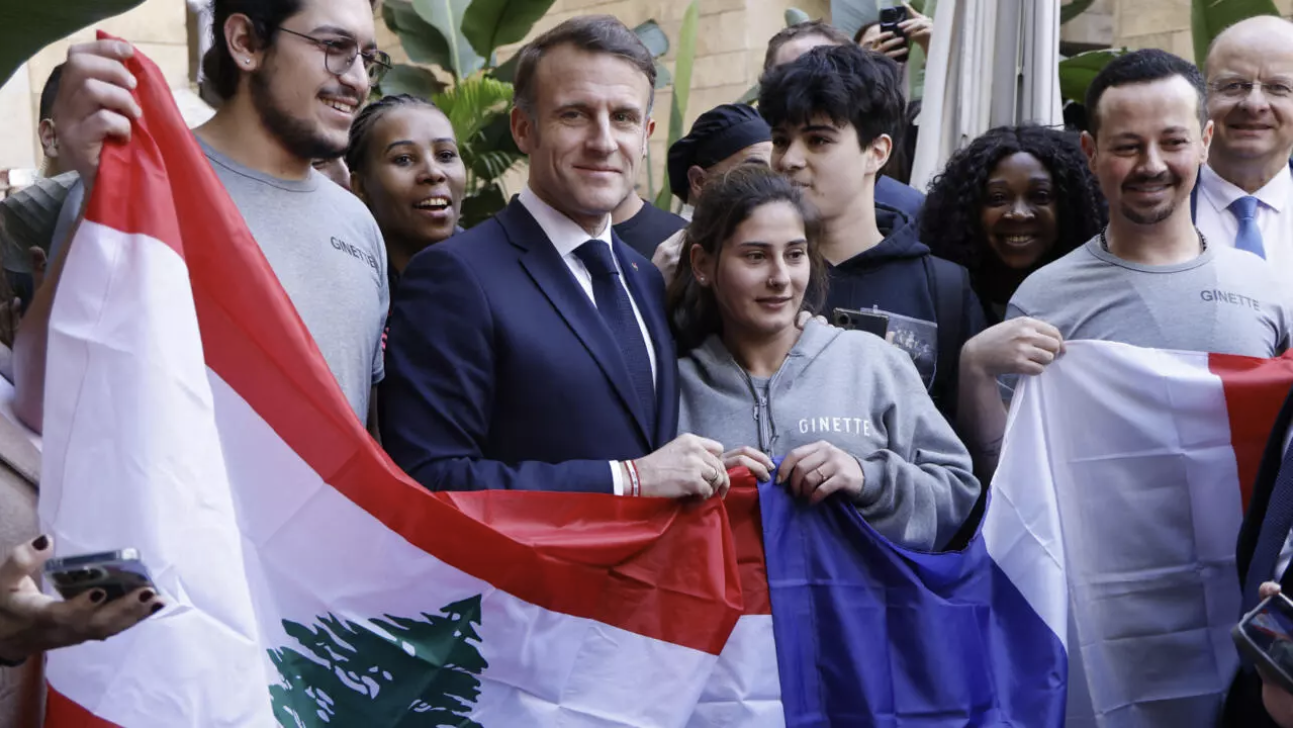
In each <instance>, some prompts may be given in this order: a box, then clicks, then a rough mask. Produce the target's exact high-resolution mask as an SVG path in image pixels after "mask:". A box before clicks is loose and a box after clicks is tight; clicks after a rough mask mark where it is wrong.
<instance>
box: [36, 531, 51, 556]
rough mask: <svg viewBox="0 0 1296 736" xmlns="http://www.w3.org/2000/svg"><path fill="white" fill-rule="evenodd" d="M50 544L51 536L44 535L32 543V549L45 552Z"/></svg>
mask: <svg viewBox="0 0 1296 736" xmlns="http://www.w3.org/2000/svg"><path fill="white" fill-rule="evenodd" d="M49 544H50V538H49V535H48V534H42V535H40V536H39V537H36V541H34V542H32V547H35V548H36V549H37V550H39V551H41V552H44V551H45V548H46V547H49Z"/></svg>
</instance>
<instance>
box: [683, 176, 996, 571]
mask: <svg viewBox="0 0 1296 736" xmlns="http://www.w3.org/2000/svg"><path fill="white" fill-rule="evenodd" d="M820 232H821V230H820V227H819V225H818V222H817V221H816V215H815V214H814V210H813V208H812V207H811V206H810V205H809V204H808V203H807V202H806V200H805V198H804V197H803V196H802V194H801V192H800V190H799V189H798V188H797V187H796V186H794V185H793V184H792V183H791V182H790V181H788V180H787V179H786V178H784V177H783V176H781V175H780V174H777V173H775V172H773V171H771V170H770V169H769V168H768V167H765V166H761V165H751V164H747V165H742V166H739V167H737V168H735V169H732V170H731V171H729V172H728V173H726V174H724V175H721V176H719V177H716V179H715V180H714V181H712V182H710V183H708V184H707V185H706V187H705V188H704V189H703V190H702V196H701V199H700V200H699V202H698V206H697V210H696V211H695V213H694V217H693V222H692V224H690V225H689V229H688V231H687V234H686V236H685V242H686V243H690V244H691V246H690V247H689V248H688V249H687V250H686V253H687V256H681V258H684V257H687V258H688V263H687V264H682V265H681V267H680V268H679V269H678V270H677V272H676V275H675V279H674V281H673V283H672V284H671V287H670V292H669V295H668V306H669V307H670V314H671V316H672V318H673V322H674V326H675V328H676V342H677V344H678V345H679V346H680V348H681V357H680V359H679V372H680V414H679V416H680V420H679V430H680V432H690V433H693V434H695V435H698V436H701V437H710V438H712V439H714V440H716V441H718V442H720V443H721V444H722V445H723V446H724V447H726V448H737V449H730V451H729V452H727V453H726V454H725V461H726V464H727V465H729V466H736V465H742V466H744V467H747V468H748V469H749V470H751V471H752V472H753V473H755V474H756V476H757V477H758V478H760V479H762V480H765V479H766V478H767V477H768V476H769V475H770V474H771V473H772V472H773V469H774V464H773V462H772V458H775V457H778V456H783V460H782V464H781V466H780V467H779V468H778V471H777V480H778V481H779V482H780V483H786V484H787V489H788V491H789V492H790V493H792V494H793V495H794V496H797V497H799V498H801V499H803V500H805V501H808V502H809V503H818V502H820V501H822V500H824V499H825V498H827V497H828V496H830V495H832V494H837V493H840V494H842V496H843V497H844V498H847V499H849V500H850V502H851V503H854V504H855V505H856V506H857V507H858V508H859V510H860V514H861V515H862V516H863V517H864V519H865V520H866V521H868V522H869V523H870V524H872V525H873V526H874V528H876V529H877V530H878V531H879V532H881V533H882V534H883V535H884V536H886V537H887V538H888V539H890V540H891V541H892V542H895V543H896V544H902V545H905V546H907V547H910V548H912V549H917V550H922V551H930V550H934V549H941V548H943V547H944V546H945V545H946V543H948V542H949V541H950V540H951V538H952V537H953V535H954V532H955V531H956V530H957V529H958V528H959V525H960V524H962V523H963V521H964V519H966V518H967V514H968V512H969V511H970V510H971V509H972V506H973V503H974V502H975V500H976V498H977V496H978V494H979V492H980V488H979V487H978V485H977V482H976V480H975V479H974V478H973V477H972V460H971V458H970V457H969V456H968V454H967V450H965V449H964V448H963V445H962V443H960V442H959V440H958V438H957V437H956V436H955V435H954V431H953V430H952V429H950V426H949V424H948V423H946V421H945V419H944V417H942V416H941V414H940V412H939V411H937V409H936V406H935V404H933V403H932V400H931V398H930V397H929V396H928V395H927V389H926V387H925V386H924V385H923V383H922V381H921V380H920V379H919V377H918V370H917V369H916V368H915V367H914V364H913V362H912V361H911V360H910V359H909V357H908V355H907V354H906V353H904V352H902V351H900V350H896V349H895V348H893V347H892V346H891V345H889V344H887V342H886V341H884V340H883V339H882V338H880V337H877V336H875V335H872V334H869V333H867V332H862V331H848V330H841V329H838V328H836V327H830V326H828V325H823V324H820V323H818V322H816V321H814V320H811V321H810V322H809V323H808V324H807V325H806V326H805V328H804V329H802V328H799V327H797V326H796V319H797V313H798V311H800V310H801V309H802V308H803V307H805V306H807V301H808V302H810V305H809V306H810V307H811V308H813V307H814V304H813V303H814V301H815V300H816V298H822V295H823V293H824V287H825V265H824V260H823V256H822V254H821V253H820V252H819V245H820Z"/></svg>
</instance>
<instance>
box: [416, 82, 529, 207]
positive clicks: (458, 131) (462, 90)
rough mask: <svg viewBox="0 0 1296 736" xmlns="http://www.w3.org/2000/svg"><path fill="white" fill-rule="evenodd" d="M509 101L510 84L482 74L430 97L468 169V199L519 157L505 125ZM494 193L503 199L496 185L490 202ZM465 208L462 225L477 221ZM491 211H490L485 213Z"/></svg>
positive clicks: (510, 96) (510, 100) (493, 197)
mask: <svg viewBox="0 0 1296 736" xmlns="http://www.w3.org/2000/svg"><path fill="white" fill-rule="evenodd" d="M512 100H513V85H511V84H509V83H507V82H501V81H499V80H498V79H495V78H493V77H490V76H487V75H486V74H483V73H478V74H475V75H473V76H472V77H469V78H468V79H465V80H463V81H461V82H460V83H459V84H457V85H455V86H454V87H452V88H450V89H448V90H446V91H444V92H441V93H440V94H437V95H435V96H434V97H433V98H432V101H433V102H435V103H436V106H437V107H439V108H441V110H442V112H444V113H445V114H446V117H448V118H449V119H450V126H451V127H452V128H454V132H455V140H457V141H458V143H459V155H460V157H462V158H463V162H464V166H465V167H466V168H467V169H468V189H467V191H468V192H470V193H471V195H470V197H468V198H475V197H477V196H479V195H481V194H482V193H483V190H484V189H485V188H487V187H488V186H489V185H491V183H492V182H494V181H495V180H496V179H498V178H500V177H502V176H503V175H504V174H505V172H507V171H508V170H509V169H511V168H512V167H513V165H514V164H516V163H517V162H518V161H519V160H520V159H521V158H522V152H521V151H519V150H518V149H517V144H516V143H514V142H513V135H512V133H511V132H510V130H509V125H508V122H509V119H508V111H509V106H510V104H511V102H512ZM496 195H498V198H499V199H501V200H502V199H503V193H502V191H500V190H499V188H498V187H495V192H492V193H491V195H490V196H489V199H490V201H494V200H495V199H496ZM483 201H485V200H483ZM476 204H477V205H480V204H481V203H476ZM479 210H480V207H478V206H475V207H474V208H473V209H472V210H470V212H471V213H474V214H475V213H477V212H478V211H479ZM465 211H466V210H465V209H464V208H461V212H460V215H461V218H462V219H463V220H464V221H465V227H467V226H469V224H476V223H477V222H480V220H477V219H472V220H471V221H470V222H469V218H468V217H467V215H465V214H464V212H465ZM491 214H493V211H492V212H488V213H486V216H487V217H489V216H490V215H491ZM483 219H484V218H483Z"/></svg>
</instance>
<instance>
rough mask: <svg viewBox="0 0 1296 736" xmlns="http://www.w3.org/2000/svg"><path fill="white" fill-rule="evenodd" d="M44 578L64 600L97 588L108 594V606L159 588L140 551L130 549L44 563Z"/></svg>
mask: <svg viewBox="0 0 1296 736" xmlns="http://www.w3.org/2000/svg"><path fill="white" fill-rule="evenodd" d="M45 577H46V578H47V579H49V581H50V583H51V584H52V585H53V586H54V589H55V590H57V591H58V592H59V595H61V596H63V598H64V600H69V599H72V598H75V597H77V596H79V595H81V594H82V593H85V592H86V591H88V590H94V589H96V588H98V589H99V590H102V591H103V592H104V593H105V594H107V596H108V597H107V599H106V600H105V601H104V602H105V603H107V602H109V601H114V600H117V599H118V598H121V597H122V596H125V595H129V594H130V593H131V592H133V591H136V590H139V589H141V588H153V587H156V586H154V585H153V578H152V577H151V576H150V575H149V571H148V568H147V567H145V566H144V562H143V561H142V560H140V557H139V552H138V551H136V550H134V549H131V548H129V547H128V548H126V549H119V550H117V551H115V552H101V553H99V554H94V555H81V556H79V557H60V558H57V559H53V560H50V561H48V562H46V563H45Z"/></svg>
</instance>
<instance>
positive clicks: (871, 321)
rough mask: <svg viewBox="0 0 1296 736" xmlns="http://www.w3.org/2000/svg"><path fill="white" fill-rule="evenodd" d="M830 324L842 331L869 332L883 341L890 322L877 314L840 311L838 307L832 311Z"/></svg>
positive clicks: (856, 310)
mask: <svg viewBox="0 0 1296 736" xmlns="http://www.w3.org/2000/svg"><path fill="white" fill-rule="evenodd" d="M832 323H833V324H834V325H837V326H838V327H840V328H842V329H843V330H863V331H864V332H871V333H873V334H874V335H877V336H878V337H880V338H882V339H883V340H885V339H886V336H887V325H888V324H889V323H890V320H888V319H887V316H886V315H885V314H880V313H878V312H865V311H863V310H859V309H842V308H841V307H838V308H836V309H834V310H833V316H832Z"/></svg>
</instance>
